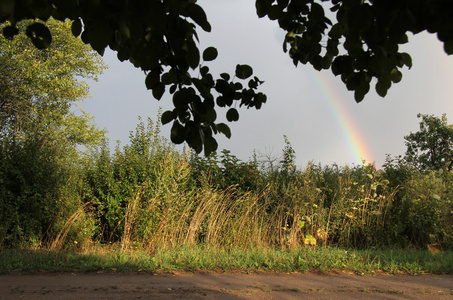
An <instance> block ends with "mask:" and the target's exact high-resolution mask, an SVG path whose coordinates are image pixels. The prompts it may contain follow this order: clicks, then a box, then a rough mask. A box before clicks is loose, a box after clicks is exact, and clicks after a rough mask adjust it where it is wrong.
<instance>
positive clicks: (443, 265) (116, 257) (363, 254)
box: [0, 246, 453, 275]
mask: <svg viewBox="0 0 453 300" xmlns="http://www.w3.org/2000/svg"><path fill="white" fill-rule="evenodd" d="M238 270H239V271H241V272H258V271H277V272H354V273H356V274H359V275H364V274H370V273H376V272H385V273H390V274H401V273H402V274H411V275H419V274H425V273H443V274H445V273H449V274H451V273H453V252H452V251H448V252H439V253H435V254H433V253H431V252H429V251H427V250H426V251H425V250H401V249H393V250H390V249H389V250H345V249H339V248H331V247H325V248H324V247H318V248H312V247H299V248H293V249H269V248H267V249H265V248H262V249H249V250H241V249H215V248H207V247H202V246H192V247H182V248H173V249H165V248H163V249H160V250H157V251H155V253H152V254H150V253H147V252H142V251H121V249H119V248H115V247H114V246H108V247H93V248H91V249H90V250H87V251H84V252H72V251H69V252H65V251H43V250H39V251H23V250H22V251H20V250H4V251H2V252H0V273H3V274H4V273H9V272H12V271H23V272H31V273H36V272H60V271H63V272H68V271H84V272H95V271H102V272H112V271H118V272H128V271H134V272H137V271H140V272H150V273H154V272H164V273H165V272H172V271H188V272H195V271H212V272H229V271H238Z"/></svg>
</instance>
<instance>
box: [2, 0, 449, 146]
mask: <svg viewBox="0 0 453 300" xmlns="http://www.w3.org/2000/svg"><path fill="white" fill-rule="evenodd" d="M196 2H197V1H196V0H136V1H126V0H103V1H89V0H33V1H29V0H27V1H26V0H1V1H0V22H5V21H9V22H10V26H7V27H5V28H4V30H3V34H4V36H5V37H7V38H13V37H14V35H16V34H17V33H18V32H19V30H18V28H17V27H16V23H17V22H18V21H20V20H23V19H35V18H38V19H40V20H44V21H45V20H47V19H49V18H50V17H53V18H55V19H57V20H61V21H63V20H66V19H70V20H73V23H72V33H73V35H74V36H81V39H82V40H83V41H84V42H85V43H87V44H90V45H91V47H92V48H93V49H94V50H96V51H97V52H98V53H100V54H101V55H102V54H103V53H104V51H105V48H106V47H110V48H111V49H113V50H115V51H117V54H118V59H119V60H121V61H124V60H129V61H130V62H131V63H133V64H134V66H136V67H137V68H141V69H142V70H143V71H144V72H145V73H146V79H145V84H146V86H147V88H148V89H151V90H152V93H153V96H154V97H155V98H156V99H161V97H162V95H163V94H164V93H165V92H166V91H167V90H168V91H169V92H170V94H172V99H173V104H174V109H173V110H171V111H166V112H164V114H163V115H162V122H163V123H164V124H166V123H172V124H173V125H172V129H171V140H172V141H173V142H174V143H177V144H179V143H183V142H187V143H188V145H189V146H190V147H192V148H193V149H195V150H196V151H197V152H201V151H202V150H203V148H204V152H205V153H206V154H209V153H211V152H212V151H215V150H216V149H217V142H216V140H215V138H214V137H213V134H217V133H219V132H221V133H223V134H225V135H226V136H227V137H230V135H231V132H230V129H229V127H228V126H227V125H226V124H224V123H218V122H217V121H216V120H217V114H216V107H229V109H228V111H227V113H226V118H227V120H228V121H230V122H232V121H237V120H238V119H239V113H238V111H237V109H236V107H237V105H239V106H240V107H241V106H245V107H247V108H252V107H255V108H256V109H259V108H261V106H262V104H263V103H265V102H266V95H264V94H263V93H261V92H259V91H258V87H259V85H260V84H262V83H263V81H261V80H260V79H259V78H257V77H256V76H253V69H252V67H250V66H248V65H237V66H236V69H235V72H234V74H233V76H231V75H230V74H228V73H222V74H220V76H219V78H214V76H213V75H212V74H211V73H210V71H209V67H208V66H207V63H206V62H209V61H212V60H215V59H216V57H217V54H218V52H217V49H216V48H214V47H208V48H207V49H204V50H203V51H200V49H198V46H197V41H198V35H197V30H200V28H201V30H204V31H207V32H209V31H210V30H211V25H210V23H209V21H208V18H207V16H206V14H205V12H204V10H203V8H202V7H201V6H199V5H198V4H197V3H196ZM327 10H330V11H331V12H330V13H329V12H328V11H327ZM256 11H257V15H258V17H260V18H261V17H266V16H267V17H268V18H269V19H270V20H274V21H277V22H278V24H279V26H280V27H281V28H282V30H284V31H285V32H286V36H285V39H284V41H283V50H284V51H286V52H288V54H289V56H290V58H291V59H292V60H293V62H294V64H295V65H298V64H299V63H301V64H311V65H312V66H313V67H314V68H315V69H317V70H321V69H330V70H331V71H332V72H333V74H335V75H338V76H340V77H341V80H342V81H343V82H344V84H345V85H346V87H347V88H348V89H349V90H351V91H354V96H355V99H356V101H358V102H360V101H362V100H363V99H364V97H365V95H366V94H367V93H368V92H369V90H370V85H371V84H372V83H373V84H375V89H376V92H377V93H378V94H379V95H380V96H382V97H384V96H385V95H386V94H387V91H388V89H389V88H390V87H391V85H392V84H393V83H397V82H399V81H401V79H402V71H401V70H402V69H403V67H408V68H410V67H411V66H412V59H411V56H410V54H408V53H403V52H400V51H399V45H400V44H404V43H407V42H408V33H413V34H417V33H420V32H422V31H425V30H427V31H429V32H431V33H436V34H437V36H438V38H439V40H440V41H441V42H443V43H444V49H445V52H446V53H447V54H451V53H453V26H452V25H453V2H452V1H449V0H431V1H426V0H411V1H402V0H398V1H394V0H343V1H341V0H256ZM334 17H335V19H334ZM25 32H26V34H27V35H28V36H29V37H30V39H31V40H32V41H33V43H34V44H35V45H36V47H38V48H46V47H48V45H50V43H51V42H52V34H51V33H50V32H49V30H48V29H47V27H46V26H45V25H43V24H42V23H40V22H35V23H33V24H31V25H29V26H28V27H27V28H26V29H25ZM340 46H341V47H340ZM192 70H196V71H198V72H193V71H192ZM193 74H198V75H196V76H195V75H193ZM374 82H375V83H374Z"/></svg>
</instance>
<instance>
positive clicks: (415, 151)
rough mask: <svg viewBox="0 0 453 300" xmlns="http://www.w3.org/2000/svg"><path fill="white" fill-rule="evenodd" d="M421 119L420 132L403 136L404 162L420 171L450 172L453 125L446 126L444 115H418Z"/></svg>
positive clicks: (452, 165) (452, 149)
mask: <svg viewBox="0 0 453 300" xmlns="http://www.w3.org/2000/svg"><path fill="white" fill-rule="evenodd" d="M418 117H419V118H422V121H421V122H420V130H419V131H417V132H411V133H410V134H409V135H407V136H405V137H404V139H405V140H406V146H407V151H406V155H405V159H406V161H408V162H409V163H411V164H412V165H414V166H415V167H416V168H417V169H419V170H420V171H427V170H435V171H437V170H441V169H446V170H451V168H452V167H453V125H448V123H447V117H446V115H445V114H444V115H442V117H441V118H438V117H435V116H434V115H422V114H418Z"/></svg>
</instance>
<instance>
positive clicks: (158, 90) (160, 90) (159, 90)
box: [153, 82, 165, 100]
mask: <svg viewBox="0 0 453 300" xmlns="http://www.w3.org/2000/svg"><path fill="white" fill-rule="evenodd" d="M164 93H165V85H163V84H162V83H160V82H159V83H158V84H157V85H156V86H155V87H154V88H153V96H154V98H156V99H157V100H160V99H161V98H162V96H163V95H164Z"/></svg>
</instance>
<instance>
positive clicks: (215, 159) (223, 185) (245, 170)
mask: <svg viewBox="0 0 453 300" xmlns="http://www.w3.org/2000/svg"><path fill="white" fill-rule="evenodd" d="M190 164H191V167H192V174H193V175H192V176H193V177H194V179H195V180H196V181H197V185H198V186H203V184H205V183H207V184H208V186H212V187H216V188H219V189H222V190H227V189H228V188H230V187H232V186H235V188H237V189H238V190H241V191H247V190H255V189H257V188H258V186H259V185H260V183H261V181H262V180H261V174H260V172H259V170H258V165H257V162H256V161H255V160H252V161H248V162H243V161H241V160H240V159H239V158H237V157H236V156H234V155H232V154H231V151H229V150H226V149H225V150H222V152H221V154H220V157H219V156H217V153H212V154H211V155H209V156H208V157H200V156H199V155H197V154H195V153H192V155H191V157H190ZM206 181H207V182H206Z"/></svg>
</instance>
